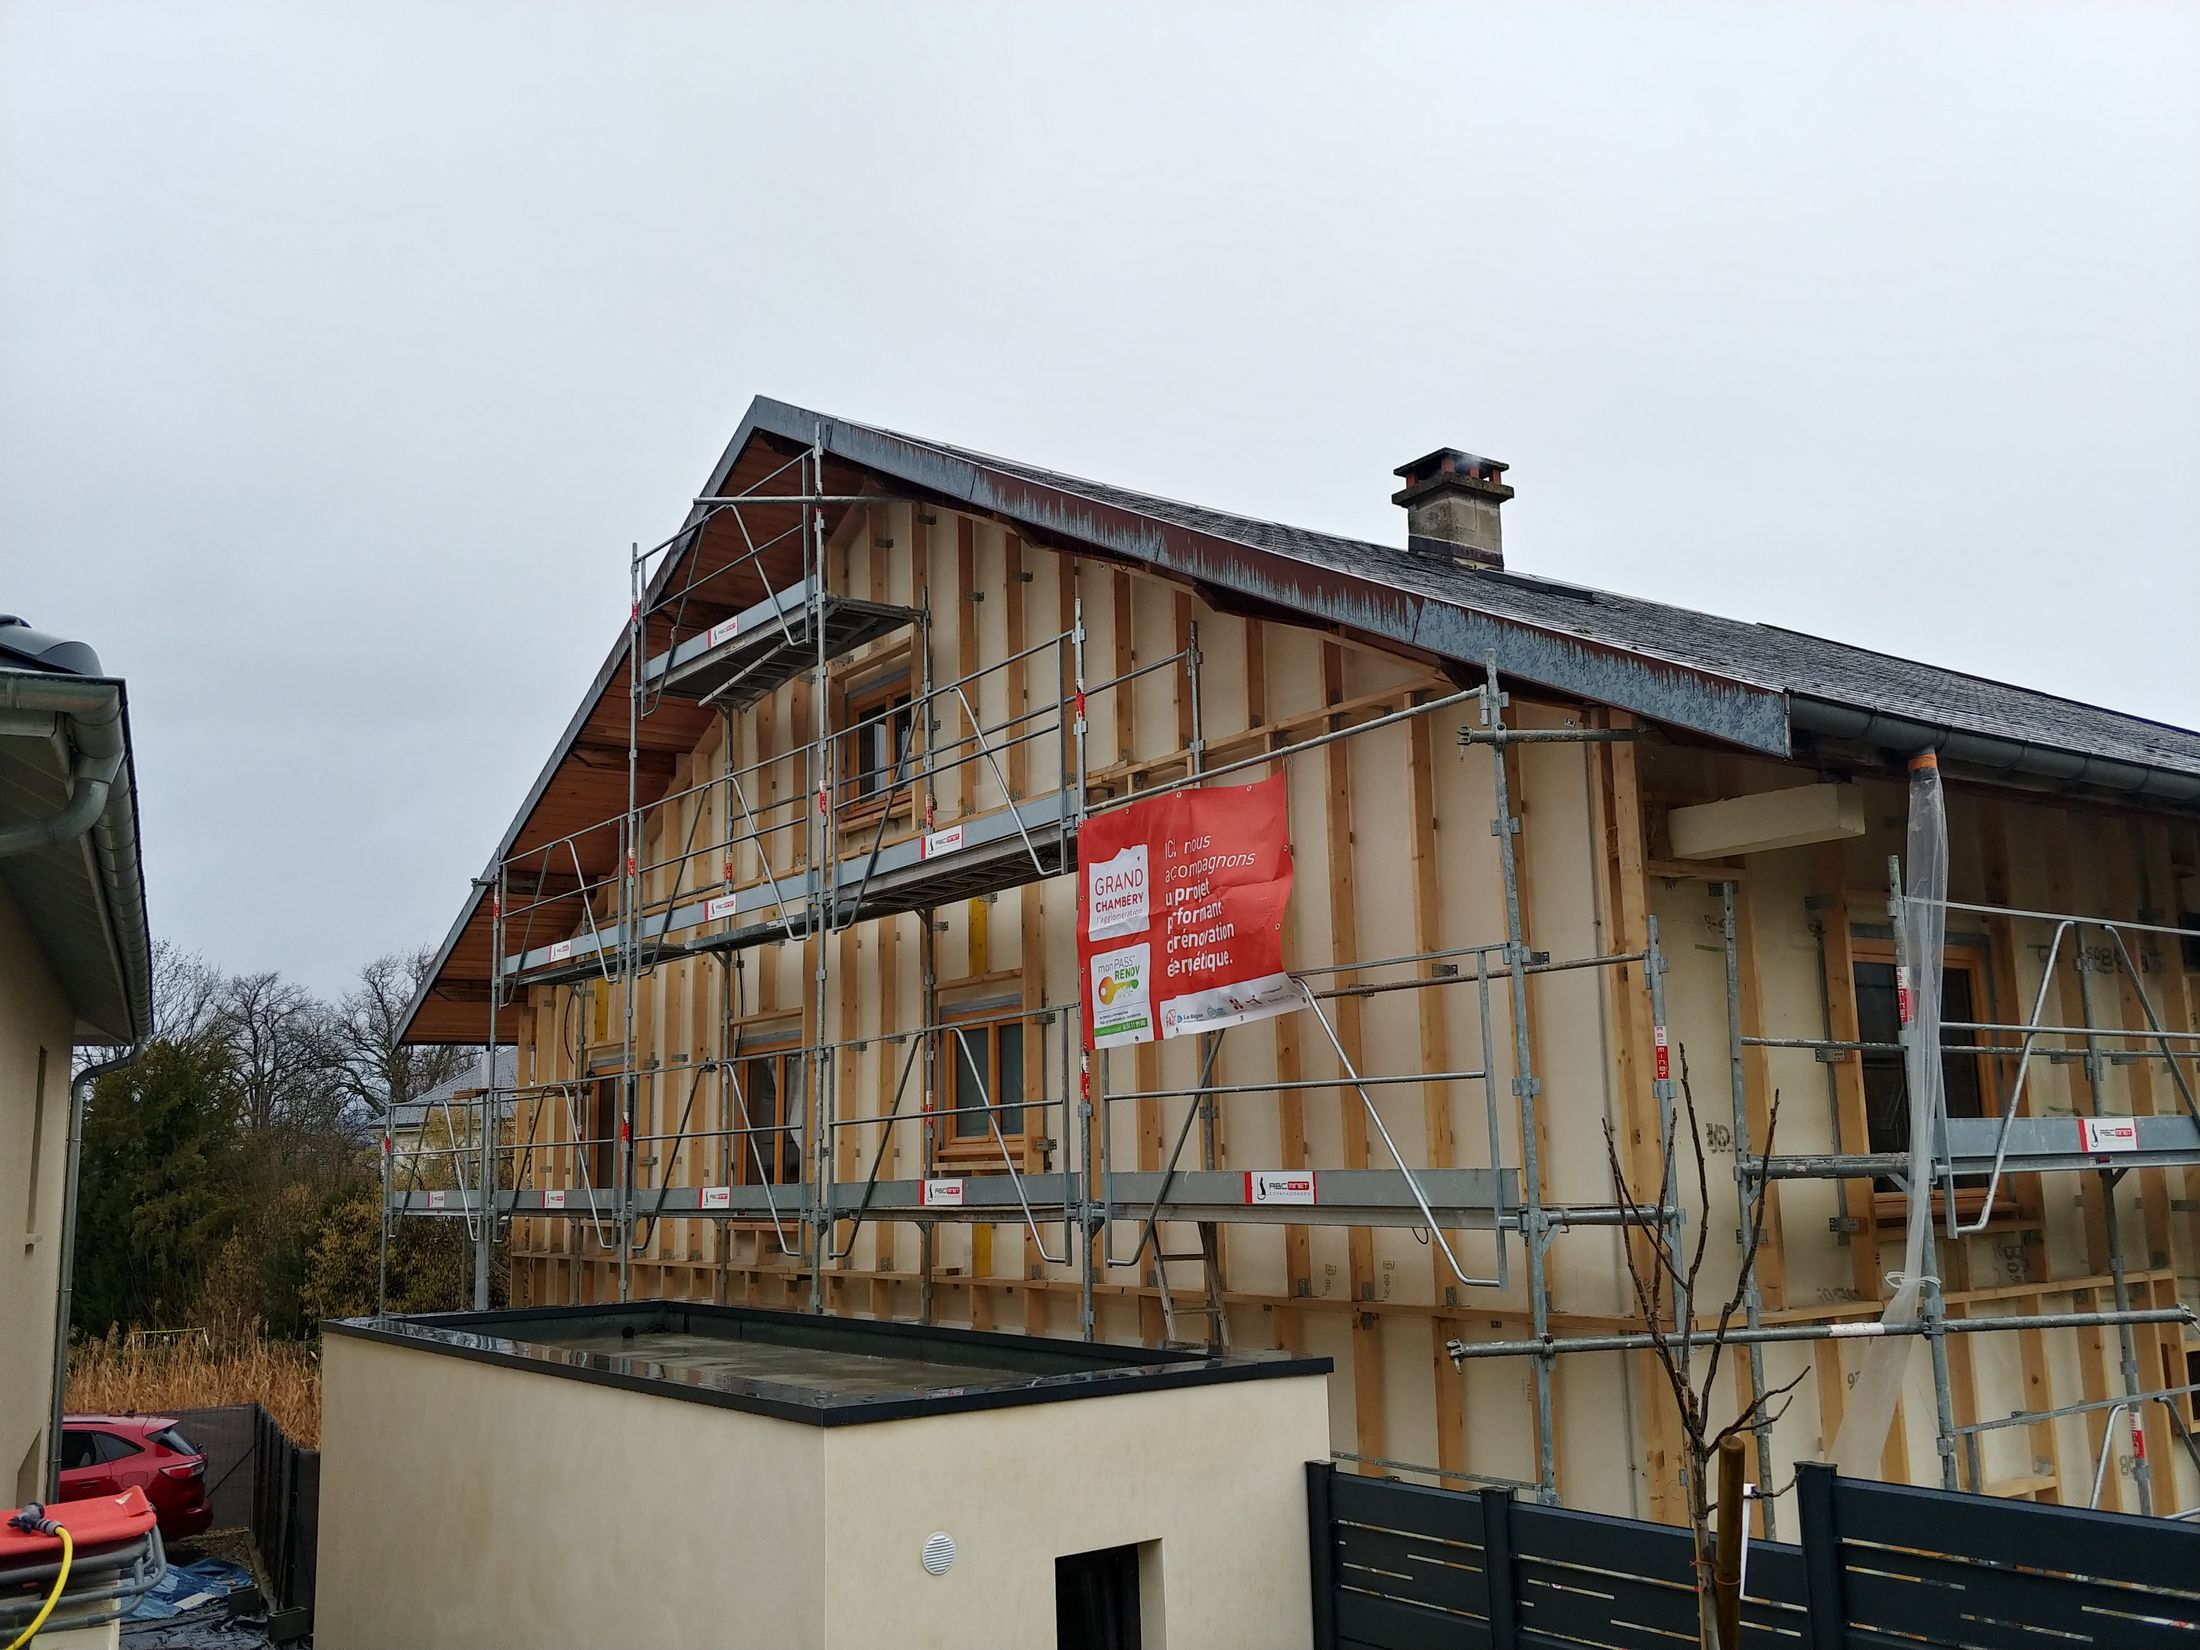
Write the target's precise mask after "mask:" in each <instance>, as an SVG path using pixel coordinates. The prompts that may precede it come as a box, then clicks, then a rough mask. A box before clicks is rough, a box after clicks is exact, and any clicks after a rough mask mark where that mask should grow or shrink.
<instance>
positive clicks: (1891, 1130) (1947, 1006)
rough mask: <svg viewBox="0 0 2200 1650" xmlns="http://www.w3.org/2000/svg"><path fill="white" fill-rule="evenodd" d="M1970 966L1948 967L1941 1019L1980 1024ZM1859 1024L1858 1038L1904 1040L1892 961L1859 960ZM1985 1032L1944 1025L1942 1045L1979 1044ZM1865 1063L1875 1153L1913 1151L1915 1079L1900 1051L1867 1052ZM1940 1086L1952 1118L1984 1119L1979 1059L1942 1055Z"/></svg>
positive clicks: (1943, 979) (1866, 1099)
mask: <svg viewBox="0 0 2200 1650" xmlns="http://www.w3.org/2000/svg"><path fill="white" fill-rule="evenodd" d="M1971 981H1972V975H1971V971H1970V970H1969V969H1968V968H1948V969H1944V970H1943V971H1942V973H1941V977H1940V1017H1941V1020H1942V1021H1943V1022H1946V1021H1949V1020H1957V1021H1965V1020H1976V1019H1977V1018H1978V1014H1977V1013H1976V1011H1975V1006H1974V1005H1975V1003H1976V997H1975V995H1974V993H1973V992H1972V989H1971ZM1856 1023H1857V1031H1858V1035H1859V1040H1860V1041H1863V1042H1867V1043H1898V1042H1900V1041H1901V1040H1902V1008H1901V1001H1900V998H1899V995H1898V993H1897V992H1896V989H1895V970H1894V964H1892V963H1876V962H1860V963H1858V964H1857V965H1856ZM1981 1035H1982V1034H1981V1033H1978V1032H1973V1031H1967V1030H1961V1029H1954V1028H1951V1027H1949V1026H1948V1025H1947V1024H1945V1023H1943V1024H1942V1026H1941V1028H1940V1040H1941V1042H1942V1044H1943V1045H1946V1044H1950V1043H1953V1044H1956V1045H1957V1046H1959V1047H1960V1046H1964V1045H1968V1044H1974V1043H1977V1042H1978V1041H1979V1040H1980V1037H1981ZM1863 1065H1864V1111H1865V1116H1866V1119H1867V1120H1868V1122H1869V1123H1870V1126H1871V1146H1870V1149H1871V1150H1872V1151H1875V1152H1906V1151H1908V1150H1909V1149H1910V1079H1909V1074H1908V1073H1907V1072H1906V1071H1905V1070H1904V1069H1903V1065H1902V1056H1901V1055H1900V1054H1899V1053H1880V1052H1874V1051H1867V1052H1866V1053H1865V1055H1864V1056H1863ZM1940 1071H1941V1085H1942V1093H1943V1096H1944V1099H1945V1103H1946V1105H1947V1108H1948V1115H1949V1116H1950V1117H1982V1116H1984V1115H1985V1106H1986V1099H1985V1096H1984V1095H1983V1093H1982V1092H1981V1090H1980V1084H1979V1062H1978V1057H1977V1056H1975V1055H1970V1054H1947V1055H1943V1056H1942V1057H1941V1065H1940Z"/></svg>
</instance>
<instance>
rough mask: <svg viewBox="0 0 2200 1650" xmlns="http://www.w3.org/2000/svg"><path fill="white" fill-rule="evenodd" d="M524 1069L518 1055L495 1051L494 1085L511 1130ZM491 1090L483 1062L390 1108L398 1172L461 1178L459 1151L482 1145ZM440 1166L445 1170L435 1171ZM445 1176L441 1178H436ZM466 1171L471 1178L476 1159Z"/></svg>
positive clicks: (387, 1133)
mask: <svg viewBox="0 0 2200 1650" xmlns="http://www.w3.org/2000/svg"><path fill="white" fill-rule="evenodd" d="M518 1069H519V1051H518V1050H517V1049H513V1048H499V1049H498V1050H497V1051H496V1065H495V1076H494V1078H493V1081H494V1084H495V1086H496V1089H497V1093H498V1101H497V1117H498V1120H499V1121H500V1122H501V1123H503V1124H504V1125H506V1126H507V1127H509V1125H510V1124H511V1121H512V1111H513V1100H512V1084H513V1083H514V1082H515V1081H516V1076H515V1074H516V1073H517V1071H518ZM487 1092H488V1091H487V1090H486V1089H485V1088H484V1087H483V1085H482V1079H481V1067H480V1064H479V1062H475V1063H474V1064H472V1065H470V1066H468V1067H467V1068H466V1069H465V1070H464V1071H462V1072H460V1073H458V1074H457V1075H456V1076H453V1077H448V1078H445V1079H444V1080H443V1081H442V1082H440V1083H438V1084H436V1086H435V1087H434V1088H432V1089H430V1090H428V1092H427V1093H425V1094H423V1095H422V1096H421V1097H420V1098H419V1099H417V1100H400V1101H398V1102H397V1103H396V1104H395V1105H393V1106H391V1107H390V1109H389V1116H388V1117H387V1118H386V1119H385V1120H384V1121H385V1127H384V1130H383V1134H384V1138H385V1139H386V1140H387V1142H388V1150H389V1154H390V1158H391V1161H392V1163H393V1165H394V1167H395V1170H396V1172H397V1173H398V1174H400V1175H405V1174H417V1175H420V1176H424V1177H427V1178H429V1179H430V1180H434V1181H436V1183H437V1184H442V1183H444V1182H447V1181H449V1180H451V1179H452V1178H454V1177H455V1176H456V1175H457V1174H458V1166H457V1165H456V1164H454V1163H453V1162H452V1155H453V1153H454V1152H464V1151H466V1150H467V1149H468V1148H471V1147H476V1146H479V1145H480V1143H481V1101H482V1096H483V1095H484V1094H485V1093H487ZM431 1165H440V1170H439V1171H438V1170H435V1169H432V1168H431ZM438 1172H439V1173H440V1176H441V1178H440V1180H438V1179H437V1174H438ZM465 1172H466V1173H467V1174H469V1175H470V1174H471V1173H472V1172H473V1165H472V1163H471V1161H470V1160H469V1161H467V1162H466V1164H465Z"/></svg>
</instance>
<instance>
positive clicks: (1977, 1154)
mask: <svg viewBox="0 0 2200 1650" xmlns="http://www.w3.org/2000/svg"><path fill="white" fill-rule="evenodd" d="M2083 1122H2109V1123H2118V1124H2122V1123H2132V1124H2136V1125H2137V1141H2136V1144H2133V1145H2130V1146H2126V1147H2123V1148H2121V1149H2118V1150H2113V1151H2098V1150H2096V1151H2087V1150H2086V1149H2085V1145H2084V1142H2083V1141H2082V1139H2081V1135H2082V1134H2083V1130H2082V1129H2081V1128H2080V1124H2081V1123H2083ZM2001 1126H2002V1125H2001V1120H2000V1119H1999V1118H1996V1117H1951V1118H1949V1119H1948V1120H1947V1123H1946V1129H1947V1135H1946V1149H1945V1151H1943V1152H1940V1153H1937V1154H1935V1160H1934V1163H1933V1178H1934V1179H1935V1180H1939V1179H1941V1178H1942V1177H1943V1176H1946V1175H1957V1176H1964V1175H1986V1174H1992V1173H1993V1172H1994V1151H1995V1145H1996V1142H1997V1141H1998V1140H1999V1138H2000V1133H2001ZM2192 1165H2200V1123H2195V1122H2194V1121H2193V1120H2192V1119H2191V1118H2190V1117H2184V1116H2172V1117H2117V1118H2084V1119H2081V1118H2077V1117H2016V1118H2011V1119H2010V1121H2009V1138H2008V1145H2007V1149H2006V1150H2004V1151H2003V1152H2002V1156H2001V1167H2002V1172H2003V1173H2004V1174H2039V1173H2049V1172H2053V1171H2056V1170H2062V1169H2111V1170H2116V1169H2169V1168H2177V1167H2180V1166H2192ZM1750 1167H1751V1169H1752V1170H1754V1169H1756V1167H1757V1165H1756V1164H1751V1165H1750ZM1909 1170H1910V1154H1909V1153H1907V1152H1865V1153H1852V1154H1827V1155H1820V1156H1792V1157H1790V1156H1782V1157H1769V1158H1766V1159H1764V1160H1763V1172H1764V1173H1765V1174H1766V1175H1767V1176H1769V1177H1770V1178H1772V1179H1774V1180H1862V1179H1867V1178H1870V1177H1873V1176H1878V1175H1903V1174H1908V1173H1909Z"/></svg>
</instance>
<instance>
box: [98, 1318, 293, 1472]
mask: <svg viewBox="0 0 2200 1650" xmlns="http://www.w3.org/2000/svg"><path fill="white" fill-rule="evenodd" d="M214 1404H258V1405H259V1406H260V1407H261V1408H263V1409H265V1410H266V1411H267V1412H268V1413H269V1414H270V1415H272V1416H274V1417H275V1421H276V1424H277V1425H279V1426H280V1427H281V1428H282V1429H283V1431H284V1432H285V1433H286V1434H288V1435H289V1437H290V1440H291V1441H292V1442H293V1443H297V1444H308V1445H313V1446H318V1445H319V1444H320V1442H321V1360H320V1357H319V1356H318V1355H317V1354H316V1353H315V1351H314V1350H313V1348H311V1347H309V1346H302V1345H298V1344H295V1343H292V1342H288V1341H267V1340H257V1339H254V1340H242V1341H233V1342H219V1341H216V1340H214V1339H213V1338H212V1337H211V1336H209V1335H207V1334H206V1333H204V1332H203V1331H199V1330H182V1331H177V1332H175V1333H162V1334H153V1335H146V1334H132V1335H116V1334H113V1333H110V1334H109V1335H108V1336H107V1338H106V1339H105V1340H99V1341H79V1342H77V1343H76V1344H75V1345H74V1346H72V1347H71V1348H70V1349H69V1408H70V1410H71V1411H72V1412H73V1413H76V1414H87V1413H99V1412H103V1411H124V1410H135V1411H137V1412H138V1413H140V1414H150V1413H153V1412H155V1411H161V1410H178V1409H203V1408H207V1407H209V1406H211V1405H214Z"/></svg>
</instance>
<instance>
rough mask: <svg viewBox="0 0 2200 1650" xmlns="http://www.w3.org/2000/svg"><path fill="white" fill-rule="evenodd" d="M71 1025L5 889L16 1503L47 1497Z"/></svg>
mask: <svg viewBox="0 0 2200 1650" xmlns="http://www.w3.org/2000/svg"><path fill="white" fill-rule="evenodd" d="M73 1026H74V1017H73V1016H72V1015H71V1013H70V1011H69V1005H68V1003H67V1001H66V1000H65V999H64V998H63V997H62V995H61V988H60V987H59V986H58V985H57V984H55V982H54V979H53V976H52V974H51V973H50V972H48V970H47V967H46V959H45V957H44V955H43V953H42V952H41V951H40V950H39V947H38V942H37V941H36V940H35V939H34V938H32V936H31V934H30V931H29V930H28V929H27V928H26V927H25V926H24V923H23V920H22V918H21V916H20V915H19V914H18V913H17V911H16V908H15V904H14V902H13V901H12V900H10V899H9V898H8V895H7V892H6V890H5V889H0V1495H8V1496H10V1497H11V1498H12V1499H13V1500H15V1501H18V1502H20V1501H22V1500H24V1499H26V1498H32V1497H39V1496H42V1495H43V1494H44V1489H45V1470H46V1427H47V1424H48V1421H49V1418H50V1412H51V1409H52V1404H53V1314H54V1299H55V1294H56V1292H57V1291H58V1290H59V1288H60V1286H61V1249H62V1244H63V1242H64V1241H65V1235H64V1234H63V1232H62V1230H61V1196H62V1182H63V1179H64V1170H65V1169H66V1167H67V1159H68V1145H69V1116H68V1099H69V1049H70V1038H71V1035H72V1030H73ZM41 1065H43V1068H44V1072H45V1081H44V1084H43V1086H41V1085H40V1082H39V1072H40V1068H41ZM34 1175H35V1177H36V1183H35V1185H34V1184H33V1176H34Z"/></svg>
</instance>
